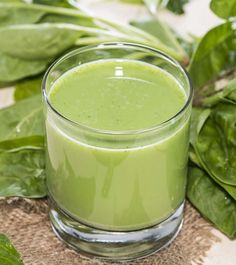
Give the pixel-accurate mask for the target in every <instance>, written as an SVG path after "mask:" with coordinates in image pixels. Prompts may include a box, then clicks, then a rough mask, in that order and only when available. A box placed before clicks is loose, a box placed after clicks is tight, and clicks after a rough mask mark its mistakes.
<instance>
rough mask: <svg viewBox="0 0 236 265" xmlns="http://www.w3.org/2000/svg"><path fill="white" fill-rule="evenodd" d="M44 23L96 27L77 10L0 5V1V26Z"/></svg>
mask: <svg viewBox="0 0 236 265" xmlns="http://www.w3.org/2000/svg"><path fill="white" fill-rule="evenodd" d="M50 2H51V1H50ZM45 22H63V23H72V24H78V25H83V26H96V23H95V22H94V19H93V18H92V17H90V16H88V15H86V14H83V13H81V12H80V11H78V10H68V9H66V8H58V7H55V6H43V5H29V4H23V3H22V4H19V3H1V1H0V26H8V25H16V24H33V23H45Z"/></svg>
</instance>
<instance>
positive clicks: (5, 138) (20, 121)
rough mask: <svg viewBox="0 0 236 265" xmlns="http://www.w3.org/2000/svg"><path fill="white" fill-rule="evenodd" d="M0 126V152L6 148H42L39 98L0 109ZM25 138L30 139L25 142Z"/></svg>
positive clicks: (41, 113) (42, 130)
mask: <svg viewBox="0 0 236 265" xmlns="http://www.w3.org/2000/svg"><path fill="white" fill-rule="evenodd" d="M0 124H1V130H0V151H1V150H6V147H7V146H8V147H11V148H10V149H15V148H16V149H19V148H20V147H21V148H23V147H25V148H26V147H27V148H42V147H43V144H44V125H43V112H42V102H41V97H40V96H36V97H33V98H29V99H26V100H22V101H19V102H18V103H16V104H14V105H12V106H10V107H7V108H4V109H1V110H0ZM32 136H33V137H35V138H34V139H35V141H33V139H32V138H31V137H32ZM36 136H37V137H36ZM27 137H30V138H31V141H27V140H25V138H27ZM16 140H17V141H16ZM23 140H24V141H23ZM11 141H12V142H11ZM14 143H15V145H14ZM20 144H21V145H20ZM29 144H30V145H29Z"/></svg>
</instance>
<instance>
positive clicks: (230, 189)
mask: <svg viewBox="0 0 236 265" xmlns="http://www.w3.org/2000/svg"><path fill="white" fill-rule="evenodd" d="M189 158H190V162H192V163H190V165H192V164H195V166H197V167H199V168H201V169H202V170H205V171H206V172H207V173H208V174H209V177H211V178H212V179H213V180H214V181H215V182H216V183H217V184H218V185H219V186H221V187H222V188H223V189H224V190H225V191H226V192H227V193H228V194H229V195H230V196H231V197H232V198H233V199H234V200H236V187H235V186H231V185H228V184H225V183H223V182H221V181H219V179H217V178H216V177H215V176H214V175H210V174H211V172H210V171H209V170H208V169H207V168H205V166H204V164H203V163H202V161H201V159H200V157H199V156H198V155H197V153H196V152H195V150H194V148H193V146H192V145H190V148H189Z"/></svg>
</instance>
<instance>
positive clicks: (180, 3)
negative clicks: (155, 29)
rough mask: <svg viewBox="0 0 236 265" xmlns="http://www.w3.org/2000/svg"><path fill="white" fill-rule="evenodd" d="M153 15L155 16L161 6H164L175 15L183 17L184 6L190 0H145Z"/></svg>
mask: <svg viewBox="0 0 236 265" xmlns="http://www.w3.org/2000/svg"><path fill="white" fill-rule="evenodd" d="M143 1H144V3H145V4H146V6H147V7H148V9H149V10H150V12H151V13H153V14H155V12H156V10H157V9H158V7H159V6H164V7H166V8H167V9H169V10H170V11H172V12H173V13H176V14H178V15H181V14H183V13H184V5H185V4H187V3H188V2H189V0H143Z"/></svg>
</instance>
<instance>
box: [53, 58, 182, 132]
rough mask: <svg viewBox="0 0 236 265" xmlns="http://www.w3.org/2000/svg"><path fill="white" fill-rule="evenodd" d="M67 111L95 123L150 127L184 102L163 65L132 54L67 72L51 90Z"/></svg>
mask: <svg viewBox="0 0 236 265" xmlns="http://www.w3.org/2000/svg"><path fill="white" fill-rule="evenodd" d="M48 97H49V101H50V103H51V105H52V106H53V107H54V108H55V109H56V110H57V111H58V112H59V113H61V114H62V115H63V116H64V117H66V118H68V119H70V120H72V121H74V122H77V123H79V124H81V125H85V126H88V127H91V128H95V129H101V130H112V131H126V130H138V129H146V128H150V127H153V126H156V125H158V124H161V123H163V122H164V121H166V120H168V119H170V118H171V117H173V116H174V115H175V114H176V113H178V112H179V111H180V110H181V109H182V107H183V106H184V104H185V102H186V94H185V92H184V90H183V88H182V87H181V85H180V84H179V83H178V82H177V81H176V80H175V79H174V78H173V77H171V75H169V74H168V73H167V72H165V71H164V70H162V69H160V68H158V67H155V66H151V65H149V64H147V63H144V62H138V61H134V60H128V59H104V60H99V61H96V62H91V63H86V64H83V65H81V66H77V67H75V68H73V69H71V70H69V71H68V72H66V73H65V74H63V75H62V76H61V77H60V78H59V79H58V80H57V81H56V82H55V83H54V85H53V87H52V88H51V90H50V92H49V95H48Z"/></svg>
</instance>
